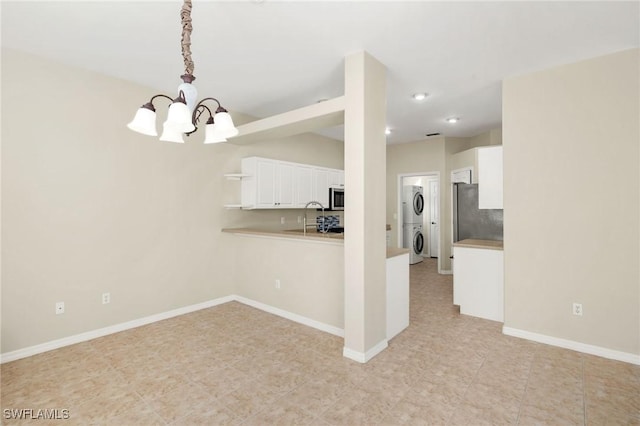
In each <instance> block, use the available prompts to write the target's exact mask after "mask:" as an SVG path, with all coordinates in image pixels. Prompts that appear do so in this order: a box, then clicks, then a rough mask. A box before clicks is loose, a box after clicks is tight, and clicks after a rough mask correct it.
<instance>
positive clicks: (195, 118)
mask: <svg viewBox="0 0 640 426" xmlns="http://www.w3.org/2000/svg"><path fill="white" fill-rule="evenodd" d="M204 110H207V111H208V112H209V117H213V114H212V113H211V110H210V109H209V107H208V106H206V105H204V104H202V105H201V104H198V106H197V107H195V108H194V109H193V114H192V115H191V122H192V123H193V126H194V127H195V128H194V129H193V131H191V132H188V133H185V134H186V135H187V136H189V135H190V134H191V133H195V131H196V130H198V122H199V121H200V117H201V116H202V114H204Z"/></svg>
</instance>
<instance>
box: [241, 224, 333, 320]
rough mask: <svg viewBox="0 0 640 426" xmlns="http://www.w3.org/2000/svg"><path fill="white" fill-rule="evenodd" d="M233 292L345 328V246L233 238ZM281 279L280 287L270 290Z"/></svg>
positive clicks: (257, 238)
mask: <svg viewBox="0 0 640 426" xmlns="http://www.w3.org/2000/svg"><path fill="white" fill-rule="evenodd" d="M234 239H235V244H234V249H233V250H234V256H235V258H236V267H237V271H236V288H235V291H236V294H238V295H240V296H243V297H247V298H249V299H251V300H254V301H257V302H261V303H264V304H267V305H269V306H272V307H275V308H278V309H283V310H285V311H287V312H291V313H294V314H298V315H302V316H304V317H306V318H310V319H312V320H315V321H319V322H321V323H323V324H328V325H331V326H333V327H336V328H338V329H343V328H344V303H343V301H344V247H343V246H342V245H341V244H339V245H330V244H323V243H309V242H306V241H295V240H282V239H272V238H264V237H251V236H234ZM275 280H280V289H277V288H276V286H275Z"/></svg>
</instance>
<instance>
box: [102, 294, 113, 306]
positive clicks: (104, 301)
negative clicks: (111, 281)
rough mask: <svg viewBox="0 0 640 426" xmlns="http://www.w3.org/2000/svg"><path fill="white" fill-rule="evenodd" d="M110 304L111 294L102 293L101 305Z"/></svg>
mask: <svg viewBox="0 0 640 426" xmlns="http://www.w3.org/2000/svg"><path fill="white" fill-rule="evenodd" d="M107 303H111V293H102V304H103V305H106V304H107Z"/></svg>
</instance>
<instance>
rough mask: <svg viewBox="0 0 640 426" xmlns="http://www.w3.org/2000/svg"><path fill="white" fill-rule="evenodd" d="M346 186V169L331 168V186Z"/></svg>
mask: <svg viewBox="0 0 640 426" xmlns="http://www.w3.org/2000/svg"><path fill="white" fill-rule="evenodd" d="M332 186H344V171H342V170H336V169H330V170H329V187H332Z"/></svg>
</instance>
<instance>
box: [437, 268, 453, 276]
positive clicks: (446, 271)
mask: <svg viewBox="0 0 640 426" xmlns="http://www.w3.org/2000/svg"><path fill="white" fill-rule="evenodd" d="M438 273H439V274H440V275H453V271H452V270H451V269H440V270H438Z"/></svg>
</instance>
